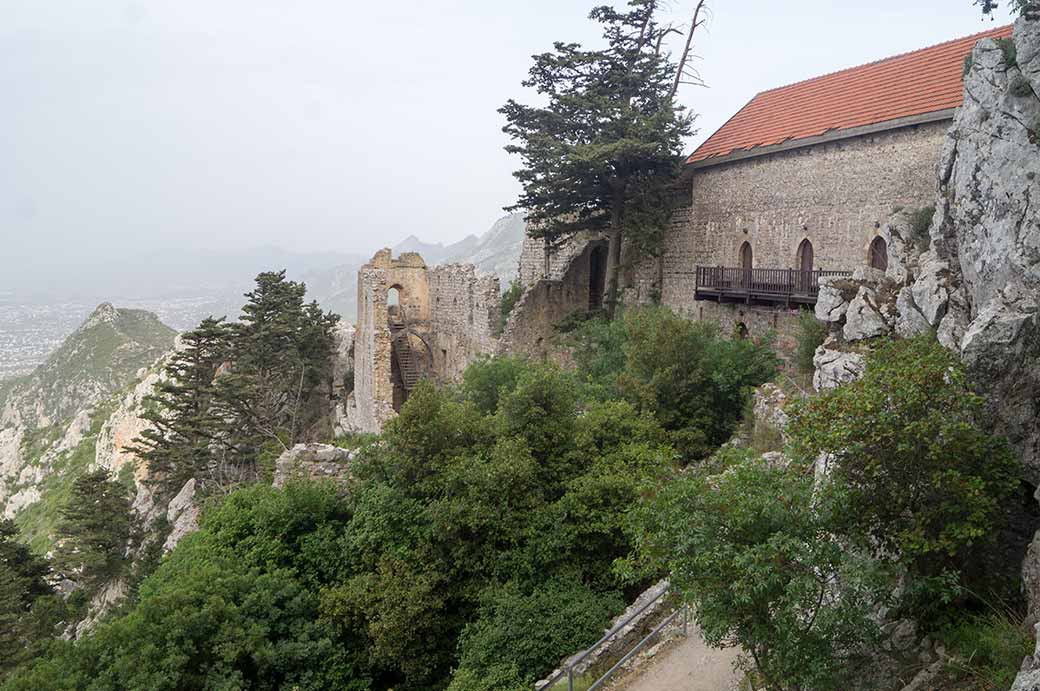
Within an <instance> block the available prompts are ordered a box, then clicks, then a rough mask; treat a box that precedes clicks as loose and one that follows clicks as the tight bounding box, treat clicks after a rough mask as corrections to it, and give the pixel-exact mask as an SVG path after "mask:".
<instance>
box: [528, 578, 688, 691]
mask: <svg viewBox="0 0 1040 691" xmlns="http://www.w3.org/2000/svg"><path fill="white" fill-rule="evenodd" d="M673 592H674V591H673V590H672V588H671V587H666V588H663V589H662V590H661V592H660V593H658V594H657V595H656V596H655V597H654V598H653V599H651V600H649V601H648V602H646V603H645V604H644V605H643V606H642V607H640V608H639V609H637V610H636V611H635V612H633V613H632V614H630V615H629V616H628V617H626V618H625V619H624V620H623V621H621V622H619V623H618V624H616V625H615V626H613V627H611V629H610V630H609V631H607V632H606V633H605V634H603V636H602V637H601V638H600V639H599V640H598V641H596V642H595V643H593V644H592V645H591V646H589V647H588V648H586V649H585V650H584V651H582V653H581V654H580V655H578V656H577V657H576V658H574V659H573V660H570V661H569V662H568V663H567V665H566V666H565V667H563V668H561V669H560V670H558V671H557V672H556V673H555V674H554V675H552V676H551V677H549V679H548V680H547V681H546V682H545V683H544V684H542V685H541V686H536V687H535V691H548V689H551V688H552V687H553V686H555V685H556V683H557V682H558V681H560V680H561V679H562V678H563V677H564V675H566V676H567V691H574V668H575V667H577V666H578V665H579V664H581V663H582V661H584V660H585V658H587V657H588V656H589V655H591V654H592V653H593V652H594V651H595V650H596V649H597V648H599V647H600V646H601V645H603V644H604V643H606V642H607V640H609V639H610V638H611V637H612V636H614V634H616V633H617V632H619V631H621V630H622V629H624V628H625V627H626V626H628V625H629V624H631V623H632V622H633V621H634V620H635V619H636V618H637V617H638V616H639V615H640V614H642V613H643V612H645V611H646V610H647V609H648V608H649V607H650V606H651V605H653V604H655V603H656V602H658V601H659V600H660V599H661V598H663V597H664V596H666V595H671V594H672V593H673ZM680 613H682V614H683V635H684V636H685V635H687V632H688V627H689V607H688V606H687V605H683V606H682V607H681V608H679V609H678V610H676V611H675V612H673V613H672V614H671V615H669V616H668V617H667V618H666V619H665V620H664V621H663V622H661V624H659V625H658V626H657V627H656V628H655V629H654V630H653V631H651V632H650V633H649V634H648V635H647V636H646V637H645V638H643V640H641V641H639V643H637V644H636V645H635V647H633V648H632V649H631V650H630V651H629V652H627V653H626V654H625V655H624V657H622V658H621V660H620V661H619V662H618V663H617V664H615V665H614V666H613V667H611V668H610V669H609V670H607V672H606V674H604V675H602V676H601V677H599V678H598V679H597V680H596V681H595V682H593V684H592V686H591V687H589V691H592V689H595V688H597V687H598V686H599V685H600V684H602V683H603V682H605V681H606V680H607V679H608V678H609V677H610V675H612V674H613V673H614V672H615V671H617V669H618V668H619V667H620V666H621V665H622V664H624V663H625V662H627V661H628V660H630V659H631V658H632V656H633V655H634V654H636V653H637V652H639V650H641V649H642V648H643V646H644V645H645V644H646V642H647V641H649V640H650V639H651V638H653V637H654V636H656V635H658V634H659V633H660V632H661V630H662V629H663V628H664V627H665V626H666V625H668V624H669V623H671V622H672V621H674V620H675V617H677V616H678V615H679V614H680Z"/></svg>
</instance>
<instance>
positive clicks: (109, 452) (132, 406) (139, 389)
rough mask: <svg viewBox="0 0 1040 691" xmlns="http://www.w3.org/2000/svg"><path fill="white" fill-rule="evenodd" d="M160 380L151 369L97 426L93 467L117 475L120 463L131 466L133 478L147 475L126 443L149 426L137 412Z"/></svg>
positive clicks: (142, 408) (136, 479)
mask: <svg viewBox="0 0 1040 691" xmlns="http://www.w3.org/2000/svg"><path fill="white" fill-rule="evenodd" d="M162 364H163V363H160V365H159V367H161V366H162ZM160 381H161V376H160V374H159V372H158V370H157V369H156V370H153V371H151V372H149V373H147V374H146V375H145V376H144V379H142V380H141V381H140V382H139V383H138V384H137V385H136V386H135V387H134V388H133V390H131V391H130V392H129V393H128V394H126V396H124V397H123V400H122V401H120V403H119V407H117V408H116V410H115V412H113V413H112V415H111V416H110V417H109V418H108V420H106V421H105V423H104V424H103V425H102V426H101V431H100V432H99V434H98V439H97V448H96V451H95V456H94V464H95V466H97V467H100V468H105V469H106V470H108V471H110V472H111V473H113V474H118V473H119V471H120V470H122V469H123V467H124V466H127V465H130V466H131V467H132V468H134V480H135V481H138V482H140V481H141V480H143V479H145V478H146V477H147V469H146V467H145V465H144V464H143V463H141V462H140V459H139V458H138V457H137V454H135V453H133V452H132V451H130V450H129V449H127V446H128V445H129V444H131V443H132V442H133V440H134V439H136V438H137V437H139V436H141V433H142V432H144V431H145V430H147V429H149V428H150V427H151V423H149V422H148V421H147V420H145V419H144V418H142V417H141V414H142V413H143V412H144V400H145V397H147V396H150V395H152V394H153V393H155V387H156V385H157V384H158V383H159V382H160Z"/></svg>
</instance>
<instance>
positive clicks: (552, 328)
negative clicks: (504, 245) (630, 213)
mask: <svg viewBox="0 0 1040 691" xmlns="http://www.w3.org/2000/svg"><path fill="white" fill-rule="evenodd" d="M606 245H607V242H606V241H605V240H600V239H594V240H590V239H588V238H582V239H580V240H574V241H571V242H570V243H568V245H567V251H566V252H565V253H562V255H563V256H564V258H566V259H567V263H566V264H560V265H559V268H558V269H554V271H553V274H552V275H553V276H558V278H542V279H539V280H536V281H535V282H534V283H533V284H531V285H529V286H528V287H527V289H526V290H525V291H524V294H523V296H522V297H521V298H520V300H519V302H517V304H516V306H515V307H514V308H513V312H512V314H511V315H510V317H509V321H508V323H507V324H506V328H505V332H504V333H503V334H502V342H501V349H502V350H503V351H504V352H507V353H510V354H512V355H526V356H528V357H532V358H537V359H553V360H562V359H563V358H564V356H563V354H562V353H561V352H560V349H559V348H558V347H557V346H556V343H555V340H556V335H557V331H556V325H557V324H558V323H559V322H560V321H561V320H562V319H564V318H565V317H567V316H568V315H570V314H573V313H574V312H582V311H586V310H588V309H589V288H590V269H591V255H592V253H593V252H594V251H595V250H596V249H597V248H600V247H604V248H605V247H606ZM561 261H562V260H561ZM554 266H555V265H554Z"/></svg>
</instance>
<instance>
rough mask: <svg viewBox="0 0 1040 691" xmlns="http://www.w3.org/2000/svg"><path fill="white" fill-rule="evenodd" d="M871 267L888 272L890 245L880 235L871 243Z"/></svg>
mask: <svg viewBox="0 0 1040 691" xmlns="http://www.w3.org/2000/svg"><path fill="white" fill-rule="evenodd" d="M870 265H871V266H872V267H873V268H875V269H878V270H880V271H887V270H888V243H886V242H885V238H883V237H881V236H880V235H878V236H877V237H876V238H874V240H873V241H871V243H870Z"/></svg>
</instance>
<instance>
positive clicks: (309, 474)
mask: <svg viewBox="0 0 1040 691" xmlns="http://www.w3.org/2000/svg"><path fill="white" fill-rule="evenodd" d="M356 455H357V452H356V451H352V450H349V449H343V448H340V447H338V446H331V445H329V444H297V445H296V446H294V447H292V448H291V449H289V450H288V451H286V452H284V453H283V454H282V455H281V456H279V457H278V460H277V461H275V469H274V481H273V483H272V484H273V485H274V486H275V487H279V488H281V487H284V486H285V483H286V482H288V481H289V480H290V479H292V478H294V477H301V478H306V479H310V480H335V481H336V482H338V483H341V484H343V486H344V487H345V486H346V483H347V482H348V481H349V479H350V477H351V476H350V462H351V461H353V460H354V457H355V456H356Z"/></svg>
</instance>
